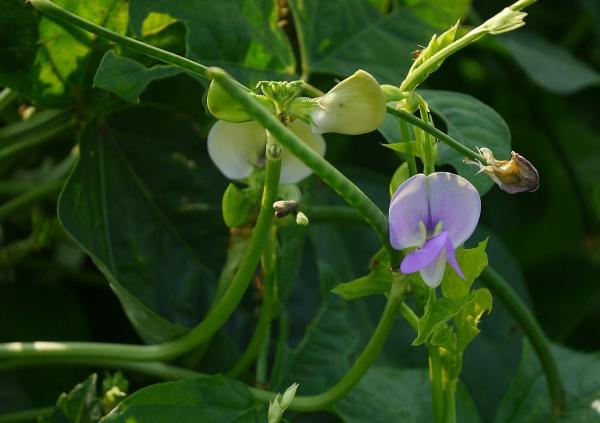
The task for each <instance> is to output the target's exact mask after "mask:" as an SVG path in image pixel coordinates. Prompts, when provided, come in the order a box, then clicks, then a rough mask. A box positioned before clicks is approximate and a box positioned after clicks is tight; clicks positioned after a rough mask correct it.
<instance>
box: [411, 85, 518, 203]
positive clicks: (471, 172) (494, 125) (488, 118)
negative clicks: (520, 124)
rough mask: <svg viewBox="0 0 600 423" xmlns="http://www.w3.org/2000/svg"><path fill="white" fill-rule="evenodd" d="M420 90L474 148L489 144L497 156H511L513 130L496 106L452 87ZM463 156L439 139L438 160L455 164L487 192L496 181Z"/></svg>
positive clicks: (449, 126)
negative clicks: (455, 90)
mask: <svg viewBox="0 0 600 423" xmlns="http://www.w3.org/2000/svg"><path fill="white" fill-rule="evenodd" d="M420 94H421V95H422V96H423V98H425V100H426V101H427V103H428V104H429V107H430V108H431V110H432V112H433V113H434V114H435V115H437V116H438V117H439V118H440V119H441V120H442V121H443V122H444V123H445V124H446V126H447V133H448V135H450V136H451V137H452V138H454V139H455V140H457V141H458V142H460V143H462V144H464V145H466V146H467V147H469V148H470V149H472V150H475V148H476V147H487V148H489V149H490V150H492V152H493V153H494V156H495V157H496V158H497V159H499V160H506V159H508V157H509V155H510V144H511V143H510V130H509V129H508V126H507V125H506V122H504V119H502V116H500V115H499V114H498V113H496V112H495V111H494V110H493V109H492V108H490V107H489V106H487V105H485V104H484V103H482V102H481V101H479V100H477V99H476V98H473V97H471V96H469V95H466V94H460V93H455V92H451V91H433V90H422V91H420ZM463 159H464V156H463V155H461V154H460V153H459V152H457V151H456V150H453V149H452V148H450V147H448V146H447V145H446V144H444V143H441V142H438V163H440V164H450V165H452V166H453V167H454V168H455V169H456V170H457V171H458V173H459V174H460V175H462V176H464V177H465V178H467V179H468V180H469V181H471V183H473V185H475V187H476V188H477V190H478V191H479V193H480V194H484V193H485V192H487V191H488V190H489V189H490V188H491V187H492V185H494V183H493V182H492V180H491V179H490V178H489V176H487V175H486V174H484V173H480V174H477V172H478V171H479V169H478V168H477V166H475V165H471V164H466V163H464V161H463Z"/></svg>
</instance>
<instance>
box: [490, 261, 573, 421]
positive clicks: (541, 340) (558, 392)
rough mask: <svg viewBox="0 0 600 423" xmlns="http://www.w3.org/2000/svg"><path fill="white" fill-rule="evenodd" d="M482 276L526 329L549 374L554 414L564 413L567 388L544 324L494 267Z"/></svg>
mask: <svg viewBox="0 0 600 423" xmlns="http://www.w3.org/2000/svg"><path fill="white" fill-rule="evenodd" d="M479 278H480V279H481V282H482V283H483V284H484V285H485V286H487V287H488V288H489V289H490V290H491V291H492V293H493V294H494V296H498V297H499V298H500V300H501V301H502V302H503V303H504V304H505V305H506V307H507V308H508V310H509V312H510V313H511V314H512V315H513V317H514V318H515V319H516V320H517V322H518V323H519V325H520V326H521V328H522V329H523V332H525V335H526V336H527V338H528V339H529V342H531V345H532V346H533V349H534V350H535V352H536V353H537V355H538V358H539V359H540V362H541V364H542V368H543V369H544V373H545V374H546V381H547V383H548V391H549V392H550V399H551V401H552V414H553V415H555V416H559V415H561V414H562V410H563V406H564V389H563V385H562V381H561V378H560V373H559V372H558V366H557V365H556V361H555V359H554V356H553V355H552V351H551V349H550V343H549V342H548V339H547V338H546V335H544V332H543V331H542V328H541V327H540V325H539V324H538V322H537V321H536V320H535V317H533V315H532V314H531V312H530V311H529V310H528V309H527V306H526V305H525V304H524V303H523V301H521V299H520V298H519V297H518V296H517V294H516V293H515V291H514V290H513V289H512V288H511V286H510V285H509V284H508V283H507V282H506V281H505V280H504V278H503V277H502V276H500V274H498V273H497V272H496V271H495V270H494V269H492V268H491V267H489V266H488V267H487V268H486V269H485V270H484V271H483V272H482V273H481V276H480V277H479Z"/></svg>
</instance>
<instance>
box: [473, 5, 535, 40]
mask: <svg viewBox="0 0 600 423" xmlns="http://www.w3.org/2000/svg"><path fill="white" fill-rule="evenodd" d="M525 16H527V13H525V12H519V11H517V10H512V9H511V8H509V7H506V8H504V10H502V12H500V13H498V14H497V15H495V16H493V17H492V18H490V19H488V20H487V21H486V22H485V23H484V24H483V29H484V30H485V31H487V32H488V33H490V34H493V35H498V34H504V33H505V32H509V31H514V30H515V29H518V28H521V27H522V26H523V25H525V21H524V20H523V19H525Z"/></svg>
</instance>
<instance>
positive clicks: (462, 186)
mask: <svg viewBox="0 0 600 423" xmlns="http://www.w3.org/2000/svg"><path fill="white" fill-rule="evenodd" d="M427 197H428V199H429V212H430V219H431V220H430V224H431V225H432V227H429V228H428V229H429V230H433V228H434V227H435V225H436V224H437V223H438V222H442V230H444V231H448V238H450V241H451V242H452V245H453V246H454V247H455V248H456V247H458V246H459V245H461V244H462V243H463V242H465V241H466V240H467V239H468V238H469V237H470V236H471V234H472V233H473V231H474V230H475V227H476V226H477V222H478V221H479V215H480V213H481V198H480V197H479V193H478V192H477V190H476V189H475V187H474V186H473V185H471V183H470V182H469V181H467V180H466V179H465V178H463V177H462V176H458V175H455V174H454V173H448V172H435V173H432V174H430V175H428V176H427Z"/></svg>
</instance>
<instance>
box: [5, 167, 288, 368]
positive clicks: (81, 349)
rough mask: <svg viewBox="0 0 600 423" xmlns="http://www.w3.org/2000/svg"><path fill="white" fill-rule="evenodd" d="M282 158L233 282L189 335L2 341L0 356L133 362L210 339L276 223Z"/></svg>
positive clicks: (269, 174)
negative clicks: (160, 339)
mask: <svg viewBox="0 0 600 423" xmlns="http://www.w3.org/2000/svg"><path fill="white" fill-rule="evenodd" d="M280 170H281V161H280V160H267V169H266V178H265V186H264V189H263V196H262V202H261V209H260V213H259V215H258V218H257V221H256V226H255V227H254V230H253V233H252V240H251V241H250V246H249V247H248V250H247V251H246V255H245V256H244V259H243V260H242V262H241V263H240V266H239V268H238V271H237V272H236V274H235V277H234V279H233V281H232V282H231V285H230V286H229V288H228V289H227V291H225V293H224V294H223V296H222V297H221V298H220V299H219V301H218V302H217V303H216V304H215V306H214V307H213V308H212V309H211V310H210V311H209V313H208V314H207V316H206V317H205V318H204V320H203V321H202V322H201V323H200V324H199V325H198V326H196V327H195V328H193V329H191V330H190V331H189V332H188V333H187V334H186V335H184V336H182V337H180V338H178V339H175V340H173V341H169V342H166V343H163V344H157V345H126V344H111V343H93V342H90V343H86V342H9V343H5V344H0V358H28V357H31V358H42V357H57V358H66V357H70V358H85V359H92V358H94V359H123V360H134V361H160V360H168V359H172V358H174V357H177V356H179V355H181V354H184V353H186V352H188V351H191V350H192V349H194V348H196V347H197V346H198V345H201V344H202V343H204V342H205V341H206V340H208V339H210V338H211V337H212V336H213V335H214V334H215V333H216V332H217V331H218V330H219V329H220V328H221V326H222V325H223V324H224V323H225V322H226V321H227V319H228V318H229V316H231V314H232V313H233V311H234V310H235V308H236V307H237V305H238V304H239V302H240V300H241V299H242V296H243V295H244V292H245V291H246V289H247V287H248V284H249V283H250V281H251V280H252V277H253V275H254V271H255V270H256V266H257V265H258V261H259V258H260V254H261V252H262V249H263V246H264V244H265V242H266V241H267V239H268V235H269V232H270V230H271V225H272V223H273V208H272V205H273V202H274V201H275V200H276V198H277V189H278V187H279V174H280Z"/></svg>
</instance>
